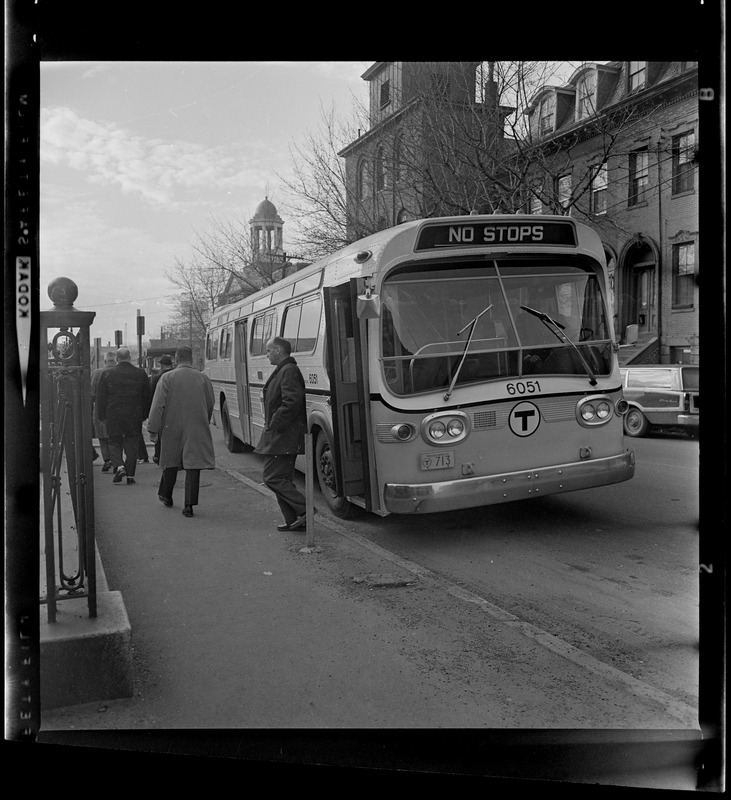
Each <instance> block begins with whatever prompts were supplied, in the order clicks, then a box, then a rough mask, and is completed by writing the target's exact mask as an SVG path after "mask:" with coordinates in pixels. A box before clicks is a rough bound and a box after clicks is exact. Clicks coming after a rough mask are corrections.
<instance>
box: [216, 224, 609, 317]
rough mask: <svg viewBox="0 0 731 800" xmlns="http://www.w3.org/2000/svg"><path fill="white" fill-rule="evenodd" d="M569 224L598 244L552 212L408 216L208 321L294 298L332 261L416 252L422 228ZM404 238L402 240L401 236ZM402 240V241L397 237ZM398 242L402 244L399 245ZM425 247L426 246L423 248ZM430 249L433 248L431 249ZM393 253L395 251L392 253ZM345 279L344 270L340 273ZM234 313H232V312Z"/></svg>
mask: <svg viewBox="0 0 731 800" xmlns="http://www.w3.org/2000/svg"><path fill="white" fill-rule="evenodd" d="M556 223H559V225H562V226H565V227H567V228H568V227H570V228H571V229H573V230H575V231H576V232H577V233H578V238H577V240H575V241H574V246H576V247H577V248H578V249H582V248H583V249H587V248H588V249H592V250H594V251H596V250H597V249H600V248H601V242H600V240H599V237H598V236H597V234H596V233H595V231H593V230H592V229H591V228H589V227H588V226H586V225H583V224H581V223H577V222H576V221H575V220H573V219H572V218H571V217H567V216H560V215H551V214H541V215H533V214H485V215H460V216H450V217H429V218H425V219H418V220H411V221H408V222H402V223H401V224H399V225H396V226H394V227H392V228H387V229H385V230H382V231H378V232H376V233H374V234H371V235H370V236H366V237H364V238H363V239H358V240H357V241H355V242H353V243H351V244H349V245H346V246H345V247H343V248H341V249H340V250H336V251H335V252H334V253H331V254H330V255H328V256H324V257H323V258H321V259H319V260H318V261H315V262H313V263H312V264H310V265H308V266H306V267H304V268H303V269H301V270H298V271H297V272H293V273H292V274H291V275H287V276H286V277H285V278H282V279H281V280H280V281H277V282H276V283H274V284H272V285H271V286H266V287H264V288H263V289H260V290H259V291H257V292H254V293H253V294H250V295H248V296H247V297H245V298H243V299H242V300H239V301H237V302H235V303H230V304H228V305H225V306H220V307H219V308H217V309H216V310H215V311H214V312H213V315H212V316H211V321H210V323H209V325H216V324H222V323H223V322H226V321H229V320H231V319H236V318H238V317H240V316H243V315H244V314H248V313H250V312H251V311H254V310H258V308H261V309H264V308H265V307H267V306H268V305H269V304H270V303H269V302H267V298H271V297H272V296H273V295H274V294H275V293H276V294H277V295H280V297H281V298H282V299H284V298H285V297H287V298H294V297H297V296H298V295H300V294H304V293H305V292H306V291H307V292H308V291H312V290H313V289H315V288H319V282H318V285H317V286H315V285H314V283H313V282H312V281H308V279H310V278H312V277H313V276H316V275H319V273H321V272H322V271H323V270H324V268H325V267H327V266H329V265H332V264H335V263H336V262H338V261H348V262H349V266H350V267H351V269H349V270H348V276H349V277H354V276H356V275H358V274H359V273H361V274H371V273H372V272H373V270H374V268H377V265H378V264H379V263H380V261H381V258H382V256H383V254H384V251H386V250H387V249H388V250H391V248H392V247H393V246H394V245H396V249H397V250H399V249H401V250H402V253H401V254H402V255H403V254H407V253H408V254H411V255H418V253H416V252H415V249H416V247H417V244H418V243H419V241H420V235H421V233H422V230H423V229H425V228H438V227H439V226H442V227H444V226H475V225H490V226H517V225H524V226H525V225H528V224H530V225H545V224H552V225H555V224H556ZM404 239H405V240H406V241H403V240H404ZM399 240H401V241H399ZM399 244H401V245H402V246H401V248H399ZM424 249H427V248H424ZM432 252H433V250H432ZM359 253H364V254H365V253H368V256H367V257H363V258H358V254H359ZM394 255H395V254H394ZM342 277H343V279H345V277H346V276H345V274H344V275H343V276H342ZM298 283H299V284H301V287H302V289H301V291H298V289H297V287H296V284H298ZM291 286H294V288H292V290H291V293H290V294H289V295H287V294H286V293H287V290H288V287H291ZM232 312H234V313H233V316H231V314H232Z"/></svg>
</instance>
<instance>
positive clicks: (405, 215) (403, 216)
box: [396, 208, 409, 225]
mask: <svg viewBox="0 0 731 800" xmlns="http://www.w3.org/2000/svg"><path fill="white" fill-rule="evenodd" d="M408 220H409V212H408V211H407V210H406V209H405V208H402V209H401V211H399V212H398V216H397V217H396V224H397V225H401V223H402V222H408Z"/></svg>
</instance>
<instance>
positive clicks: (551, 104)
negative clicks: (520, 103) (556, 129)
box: [538, 94, 556, 136]
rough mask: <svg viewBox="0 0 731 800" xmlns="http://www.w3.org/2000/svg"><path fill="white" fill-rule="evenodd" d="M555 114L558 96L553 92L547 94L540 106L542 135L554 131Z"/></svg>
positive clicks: (539, 126) (539, 117) (539, 121)
mask: <svg viewBox="0 0 731 800" xmlns="http://www.w3.org/2000/svg"><path fill="white" fill-rule="evenodd" d="M555 116H556V97H555V95H552V94H549V95H546V96H545V97H544V98H543V100H541V102H540V105H539V106H538V133H539V135H540V136H546V135H547V134H549V133H553V126H554V120H555Z"/></svg>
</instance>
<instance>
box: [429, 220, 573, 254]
mask: <svg viewBox="0 0 731 800" xmlns="http://www.w3.org/2000/svg"><path fill="white" fill-rule="evenodd" d="M532 244H537V245H542V244H553V245H564V246H568V247H576V232H575V229H574V226H573V225H572V223H571V222H568V221H567V222H560V221H551V222H538V221H536V222H535V223H533V222H531V223H526V222H525V221H522V222H520V223H517V222H516V223H510V222H505V221H501V222H479V223H475V222H473V223H470V222H465V223H464V224H462V223H457V224H455V223H450V224H447V225H428V226H426V227H424V228H423V229H422V231H421V233H420V234H419V238H418V239H417V241H416V247H415V248H414V249H415V250H416V251H419V250H437V249H441V248H447V247H483V246H485V245H500V246H502V245H505V246H507V247H510V246H513V247H515V246H520V245H532Z"/></svg>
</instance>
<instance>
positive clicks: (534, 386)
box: [507, 381, 541, 394]
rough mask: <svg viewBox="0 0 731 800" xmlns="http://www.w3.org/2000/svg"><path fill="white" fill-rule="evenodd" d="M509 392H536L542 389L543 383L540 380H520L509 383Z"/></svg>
mask: <svg viewBox="0 0 731 800" xmlns="http://www.w3.org/2000/svg"><path fill="white" fill-rule="evenodd" d="M507 390H508V394H535V393H536V392H540V391H541V384H540V383H539V382H538V381H526V382H525V383H523V381H518V383H509V384H508V385H507Z"/></svg>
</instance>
